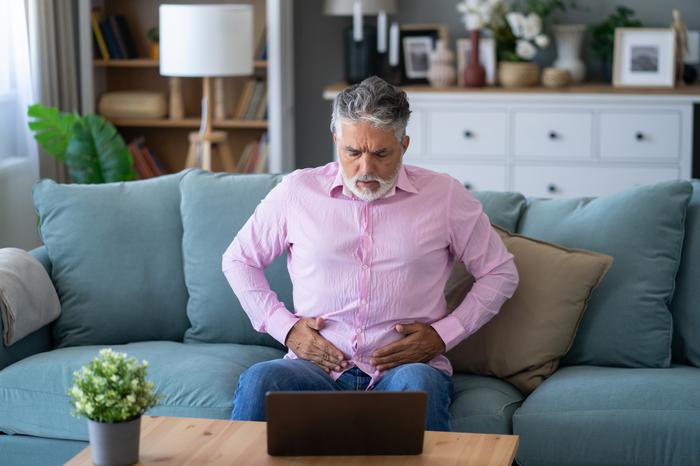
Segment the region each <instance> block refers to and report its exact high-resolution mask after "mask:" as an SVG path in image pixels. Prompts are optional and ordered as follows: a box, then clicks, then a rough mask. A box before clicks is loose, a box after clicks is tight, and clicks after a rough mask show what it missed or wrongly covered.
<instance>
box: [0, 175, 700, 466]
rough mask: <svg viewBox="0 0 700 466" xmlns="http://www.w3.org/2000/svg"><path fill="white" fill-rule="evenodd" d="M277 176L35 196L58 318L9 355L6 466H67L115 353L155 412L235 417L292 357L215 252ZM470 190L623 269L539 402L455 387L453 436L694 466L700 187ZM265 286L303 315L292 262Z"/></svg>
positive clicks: (571, 461)
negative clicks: (87, 370)
mask: <svg viewBox="0 0 700 466" xmlns="http://www.w3.org/2000/svg"><path fill="white" fill-rule="evenodd" d="M281 178H282V176H281V175H268V174H255V175H239V174H223V173H216V174H213V173H209V172H205V171H201V170H197V169H194V170H186V171H183V172H180V173H177V174H172V175H166V176H163V177H159V178H154V179H148V180H142V181H132V182H126V183H109V184H104V185H60V184H56V183H54V182H52V181H50V180H42V181H40V182H38V183H37V184H36V185H35V187H34V193H33V195H34V204H35V208H36V210H37V214H38V216H39V218H40V233H41V236H42V238H43V241H44V246H42V247H40V248H37V249H34V250H32V251H30V253H31V254H32V255H33V256H34V257H35V258H36V259H38V260H39V261H40V262H41V264H42V265H43V266H44V267H45V268H46V270H47V272H48V273H49V275H50V277H51V279H52V282H53V284H54V286H55V288H56V290H57V293H58V295H59V298H60V301H61V307H62V312H61V315H60V317H59V318H58V319H57V320H55V321H54V322H52V323H50V324H48V325H46V326H45V327H43V328H41V329H39V330H37V331H36V332H34V333H32V334H30V335H29V336H27V337H25V338H23V339H22V340H20V341H18V342H16V343H15V344H13V345H11V346H9V347H5V346H2V345H0V432H2V434H0V464H2V465H34V464H36V465H51V464H62V463H63V462H65V461H67V460H68V459H69V458H70V457H72V456H73V455H75V454H76V453H77V452H78V451H80V450H81V449H82V448H84V447H85V446H86V445H87V439H88V434H87V427H86V422H85V420H84V419H80V418H74V417H72V416H71V414H70V405H69V401H68V397H67V395H66V391H67V389H68V387H69V386H70V385H71V384H72V375H73V372H74V371H75V370H77V369H78V368H80V367H81V366H82V365H84V364H86V363H87V362H88V361H89V360H91V359H92V358H93V357H95V356H96V355H97V352H98V350H99V349H100V348H102V347H105V346H109V347H111V348H113V349H114V350H116V351H123V352H126V353H128V354H129V355H130V356H134V357H136V358H137V359H139V360H140V359H146V360H148V362H149V373H148V378H149V379H150V380H152V381H153V382H154V383H155V385H156V388H157V390H158V391H160V392H161V393H163V394H164V399H163V401H162V403H161V404H160V405H159V406H157V407H156V408H153V409H152V410H151V411H150V412H149V414H153V415H165V416H184V417H201V418H216V419H228V417H229V415H230V413H231V409H232V398H233V393H234V390H235V388H236V385H237V381H238V377H239V375H240V374H241V373H242V372H243V371H244V370H246V369H247V368H248V367H250V366H251V365H253V364H255V363H257V362H260V361H265V360H269V359H272V358H280V357H282V356H283V355H284V353H285V350H284V348H283V347H282V346H281V345H280V344H279V343H278V342H276V341H275V340H274V339H272V338H271V337H269V336H268V335H265V334H261V333H258V332H256V331H255V330H254V329H253V328H252V326H251V324H250V322H249V320H248V318H247V316H246V315H245V313H244V312H243V310H242V309H241V307H240V304H239V303H238V301H237V299H236V298H235V295H234V294H233V293H232V291H231V289H230V287H229V286H228V284H227V283H226V280H225V278H224V276H223V274H222V273H221V255H222V253H223V251H224V250H225V248H226V246H227V245H228V244H229V243H230V241H231V240H232V239H233V237H234V235H235V233H236V232H237V231H238V229H240V228H241V226H242V225H243V224H244V222H245V221H246V220H247V218H248V217H249V216H250V215H251V213H252V212H253V210H254V209H255V207H256V205H257V204H258V203H259V202H260V200H261V199H262V198H263V197H264V196H265V195H266V193H267V192H269V190H270V189H272V187H274V186H275V185H276V184H277V183H278V182H279V181H280V179H281ZM474 194H475V195H476V197H477V198H479V199H480V200H481V202H482V204H483V206H484V210H485V212H486V213H487V215H488V216H489V218H490V219H491V221H492V223H494V224H496V225H499V226H501V227H503V228H505V229H508V230H510V231H513V232H518V233H521V234H523V235H529V236H531V237H538V238H542V239H544V240H547V241H552V242H555V243H558V244H564V245H567V246H570V247H574V248H582V249H590V250H594V249H599V250H601V252H603V253H606V254H610V255H611V256H613V257H614V258H615V264H614V265H613V267H612V268H611V270H610V272H609V273H608V274H607V276H606V277H605V279H604V281H603V283H602V284H601V286H600V287H598V288H597V289H596V290H595V292H594V294H593V296H592V298H591V301H590V302H589V306H588V309H587V310H586V312H585V314H584V315H583V318H582V321H581V323H580V327H579V329H578V332H577V334H576V339H575V340H574V343H573V346H572V348H571V350H570V351H569V352H568V353H567V354H566V356H565V357H564V358H563V359H562V360H561V361H560V363H559V368H558V369H557V370H556V371H555V372H554V373H553V375H552V376H551V377H549V378H547V379H546V380H544V382H543V383H541V385H539V386H538V387H537V388H536V389H535V390H534V391H533V392H532V393H531V394H529V395H528V396H527V397H525V396H524V395H523V394H522V393H521V392H520V391H518V390H517V389H516V388H515V387H514V386H512V385H510V384H509V383H507V382H505V381H503V380H501V379H498V378H495V377H491V376H486V375H476V374H464V373H455V374H454V376H453V380H454V400H453V403H452V406H451V408H450V411H451V416H452V426H453V430H455V431H461V432H483V433H500V434H511V433H515V434H517V435H519V436H520V446H519V449H518V452H517V458H516V459H517V462H518V463H519V464H521V465H528V466H529V465H596V464H605V465H633V464H634V465H661V464H664V465H690V464H700V368H699V367H698V363H700V286H699V285H700V182H698V181H697V180H694V181H693V182H692V183H691V182H688V181H675V182H667V183H662V184H659V185H651V186H640V187H636V188H633V189H631V190H627V191H624V192H622V193H619V194H615V195H611V196H606V197H604V198H603V197H601V198H598V199H592V198H580V199H559V200H545V199H527V198H525V197H524V196H522V195H520V194H517V193H497V192H482V193H479V192H477V193H474ZM616 267H617V269H616ZM265 273H266V275H267V277H268V279H269V281H270V284H271V287H272V288H273V289H274V290H275V291H276V292H277V294H278V297H279V298H280V299H281V300H282V301H284V302H285V303H286V304H287V306H288V307H289V308H290V309H293V293H292V287H291V283H290V280H289V276H288V274H287V270H286V257H285V256H282V257H279V258H277V260H276V261H275V262H273V263H272V264H271V265H270V266H269V267H268V268H267V269H266V272H265ZM543 286H546V284H543Z"/></svg>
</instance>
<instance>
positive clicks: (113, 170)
mask: <svg viewBox="0 0 700 466" xmlns="http://www.w3.org/2000/svg"><path fill="white" fill-rule="evenodd" d="M27 115H28V116H29V117H30V118H32V119H33V120H32V121H30V122H29V129H31V130H32V131H33V132H34V139H36V141H37V142H38V143H39V145H40V146H41V147H42V148H43V149H44V150H45V151H46V152H48V153H49V154H50V155H52V156H54V157H55V158H56V159H58V160H61V161H63V162H65V163H66V165H68V173H69V174H70V177H71V178H72V179H73V181H75V182H76V183H107V182H112V181H129V180H135V179H136V172H135V171H134V161H133V159H132V157H131V153H130V152H129V149H128V148H127V146H126V144H125V143H124V139H122V137H121V136H120V135H119V133H118V132H117V130H116V129H115V128H114V126H113V125H112V124H111V123H109V122H107V121H106V120H105V119H104V118H102V117H101V116H99V115H93V114H88V115H85V116H80V115H78V114H77V113H71V112H60V111H59V110H58V109H57V108H54V107H46V106H44V105H41V104H34V105H30V106H29V109H28V110H27Z"/></svg>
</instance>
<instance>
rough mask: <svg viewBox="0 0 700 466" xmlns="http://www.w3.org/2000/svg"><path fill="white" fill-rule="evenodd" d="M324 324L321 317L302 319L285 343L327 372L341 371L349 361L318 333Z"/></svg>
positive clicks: (288, 335) (300, 355)
mask: <svg viewBox="0 0 700 466" xmlns="http://www.w3.org/2000/svg"><path fill="white" fill-rule="evenodd" d="M323 326H324V322H323V319H322V318H321V317H316V318H314V319H310V318H307V319H301V320H299V321H298V322H297V323H296V324H294V327H292V329H291V330H290V331H289V333H288V334H287V339H286V340H285V342H284V344H285V345H287V347H288V348H289V349H291V350H292V351H294V353H295V354H296V355H297V356H299V357H300V358H302V359H306V360H308V361H311V362H313V363H315V364H316V365H318V366H320V367H321V368H322V369H323V370H325V371H326V372H327V373H329V372H330V371H331V370H334V371H339V370H340V368H341V367H346V366H347V365H348V363H347V361H344V360H343V353H342V352H340V350H339V349H338V348H336V347H335V346H333V345H332V344H331V343H330V342H329V341H328V340H326V339H325V338H323V337H322V336H321V335H320V334H319V333H318V331H319V330H321V329H322V328H323Z"/></svg>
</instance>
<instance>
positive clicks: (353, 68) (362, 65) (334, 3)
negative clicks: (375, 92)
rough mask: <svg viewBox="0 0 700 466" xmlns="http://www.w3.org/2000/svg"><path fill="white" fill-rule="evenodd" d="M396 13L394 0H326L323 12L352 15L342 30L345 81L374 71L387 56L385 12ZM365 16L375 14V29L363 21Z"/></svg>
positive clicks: (331, 14) (334, 14) (351, 80)
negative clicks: (349, 21)
mask: <svg viewBox="0 0 700 466" xmlns="http://www.w3.org/2000/svg"><path fill="white" fill-rule="evenodd" d="M395 12H396V0H325V3H324V5H323V14H325V15H328V16H352V17H353V24H352V26H349V27H348V28H346V29H345V31H344V33H343V39H344V40H343V47H344V49H345V81H347V82H348V83H349V84H354V83H358V82H360V81H362V80H363V79H365V78H368V77H370V76H372V75H374V74H377V70H378V69H379V65H380V64H381V63H383V62H384V61H385V59H386V52H387V46H386V44H387V21H386V15H387V14H393V13H395ZM364 15H377V29H376V30H375V28H374V27H373V26H371V25H369V24H367V25H365V24H363V20H362V17H363V16H364Z"/></svg>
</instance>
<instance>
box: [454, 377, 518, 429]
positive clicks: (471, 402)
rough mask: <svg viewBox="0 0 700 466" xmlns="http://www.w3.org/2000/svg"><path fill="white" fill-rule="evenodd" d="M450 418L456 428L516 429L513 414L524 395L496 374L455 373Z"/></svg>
mask: <svg viewBox="0 0 700 466" xmlns="http://www.w3.org/2000/svg"><path fill="white" fill-rule="evenodd" d="M452 382H453V384H454V396H453V398H452V404H451V405H450V421H451V423H452V431H454V432H480V433H484V434H511V433H513V424H512V417H513V413H514V412H515V410H516V409H517V408H518V407H519V406H520V404H521V403H522V401H523V399H524V397H523V395H522V394H521V393H520V392H519V391H518V390H516V388H515V387H513V386H512V385H511V384H509V383H507V382H504V381H502V380H500V379H497V378H495V377H484V376H481V375H473V374H454V376H453V377H452Z"/></svg>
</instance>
